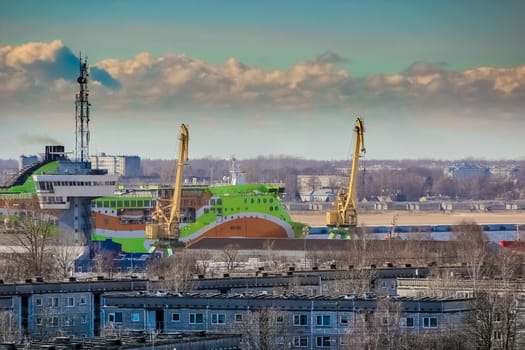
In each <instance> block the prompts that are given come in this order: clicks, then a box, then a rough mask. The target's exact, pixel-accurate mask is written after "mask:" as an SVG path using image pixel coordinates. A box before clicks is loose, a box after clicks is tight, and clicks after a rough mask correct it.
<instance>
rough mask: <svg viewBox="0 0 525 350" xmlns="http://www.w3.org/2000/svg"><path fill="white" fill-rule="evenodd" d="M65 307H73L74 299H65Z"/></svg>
mask: <svg viewBox="0 0 525 350" xmlns="http://www.w3.org/2000/svg"><path fill="white" fill-rule="evenodd" d="M66 306H67V307H72V306H75V298H74V297H69V298H66Z"/></svg>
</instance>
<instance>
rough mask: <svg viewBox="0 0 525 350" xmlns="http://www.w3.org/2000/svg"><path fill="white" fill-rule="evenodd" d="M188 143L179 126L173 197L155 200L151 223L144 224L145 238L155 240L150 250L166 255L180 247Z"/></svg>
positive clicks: (183, 129) (186, 130) (184, 126)
mask: <svg viewBox="0 0 525 350" xmlns="http://www.w3.org/2000/svg"><path fill="white" fill-rule="evenodd" d="M188 141H189V133H188V128H187V127H186V125H184V124H181V131H180V135H179V159H178V161H177V174H176V176H175V184H174V186H173V197H172V199H171V201H169V202H168V203H162V201H161V199H160V198H159V199H158V200H157V205H156V208H155V211H154V212H153V215H152V222H151V223H148V224H146V238H148V239H155V240H157V241H156V242H155V244H154V245H153V246H152V248H150V251H151V252H153V251H155V250H161V251H166V252H167V254H168V255H172V254H173V248H174V247H177V246H182V243H181V242H180V241H179V236H180V229H179V223H180V207H181V198H182V172H183V169H184V165H185V164H186V162H187V161H188Z"/></svg>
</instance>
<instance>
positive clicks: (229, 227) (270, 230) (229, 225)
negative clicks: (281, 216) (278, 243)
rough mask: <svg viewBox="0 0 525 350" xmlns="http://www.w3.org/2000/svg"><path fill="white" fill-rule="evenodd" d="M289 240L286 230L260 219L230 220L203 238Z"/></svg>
mask: <svg viewBox="0 0 525 350" xmlns="http://www.w3.org/2000/svg"><path fill="white" fill-rule="evenodd" d="M205 237H206V238H208V237H211V238H228V237H230V238H234V237H241V238H288V235H287V233H286V230H285V229H284V228H283V227H282V226H280V225H278V224H276V223H274V222H272V221H269V220H264V219H259V218H241V219H235V220H228V221H227V222H224V223H222V224H220V225H218V226H216V227H214V228H213V229H211V230H209V231H207V232H206V233H204V234H202V235H201V236H199V237H198V238H197V239H201V238H205Z"/></svg>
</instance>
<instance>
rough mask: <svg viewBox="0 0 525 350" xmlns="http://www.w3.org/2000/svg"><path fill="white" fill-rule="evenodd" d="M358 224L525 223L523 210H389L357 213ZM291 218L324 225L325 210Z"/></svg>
mask: <svg viewBox="0 0 525 350" xmlns="http://www.w3.org/2000/svg"><path fill="white" fill-rule="evenodd" d="M358 215H359V216H358V222H359V225H363V226H366V225H369V226H375V225H392V222H393V218H394V217H395V220H396V225H446V224H449V225H453V224H459V223H461V222H462V221H464V220H467V221H474V222H476V223H477V224H480V225H482V224H525V211H517V212H497V213H491V212H481V213H471V212H452V213H442V212H424V213H421V212H419V213H414V212H408V211H391V212H384V213H361V214H358ZM290 216H291V217H292V220H294V221H298V222H303V223H305V224H308V225H310V226H324V225H326V222H325V212H293V211H292V212H290Z"/></svg>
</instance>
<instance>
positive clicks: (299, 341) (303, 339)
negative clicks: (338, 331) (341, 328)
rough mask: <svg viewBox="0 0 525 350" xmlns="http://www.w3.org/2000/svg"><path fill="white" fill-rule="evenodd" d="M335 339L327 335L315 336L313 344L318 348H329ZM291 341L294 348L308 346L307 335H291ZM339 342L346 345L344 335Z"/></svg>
mask: <svg viewBox="0 0 525 350" xmlns="http://www.w3.org/2000/svg"><path fill="white" fill-rule="evenodd" d="M336 341H337V340H336V339H334V338H332V337H330V336H327V335H321V336H316V337H315V346H316V347H318V348H329V347H331V346H332V344H333V343H334V342H336ZM292 343H293V346H294V347H296V348H307V347H308V346H309V344H308V336H306V335H301V336H296V337H293V338H292ZM340 344H341V345H347V341H346V339H345V338H344V337H342V338H341V341H340Z"/></svg>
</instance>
